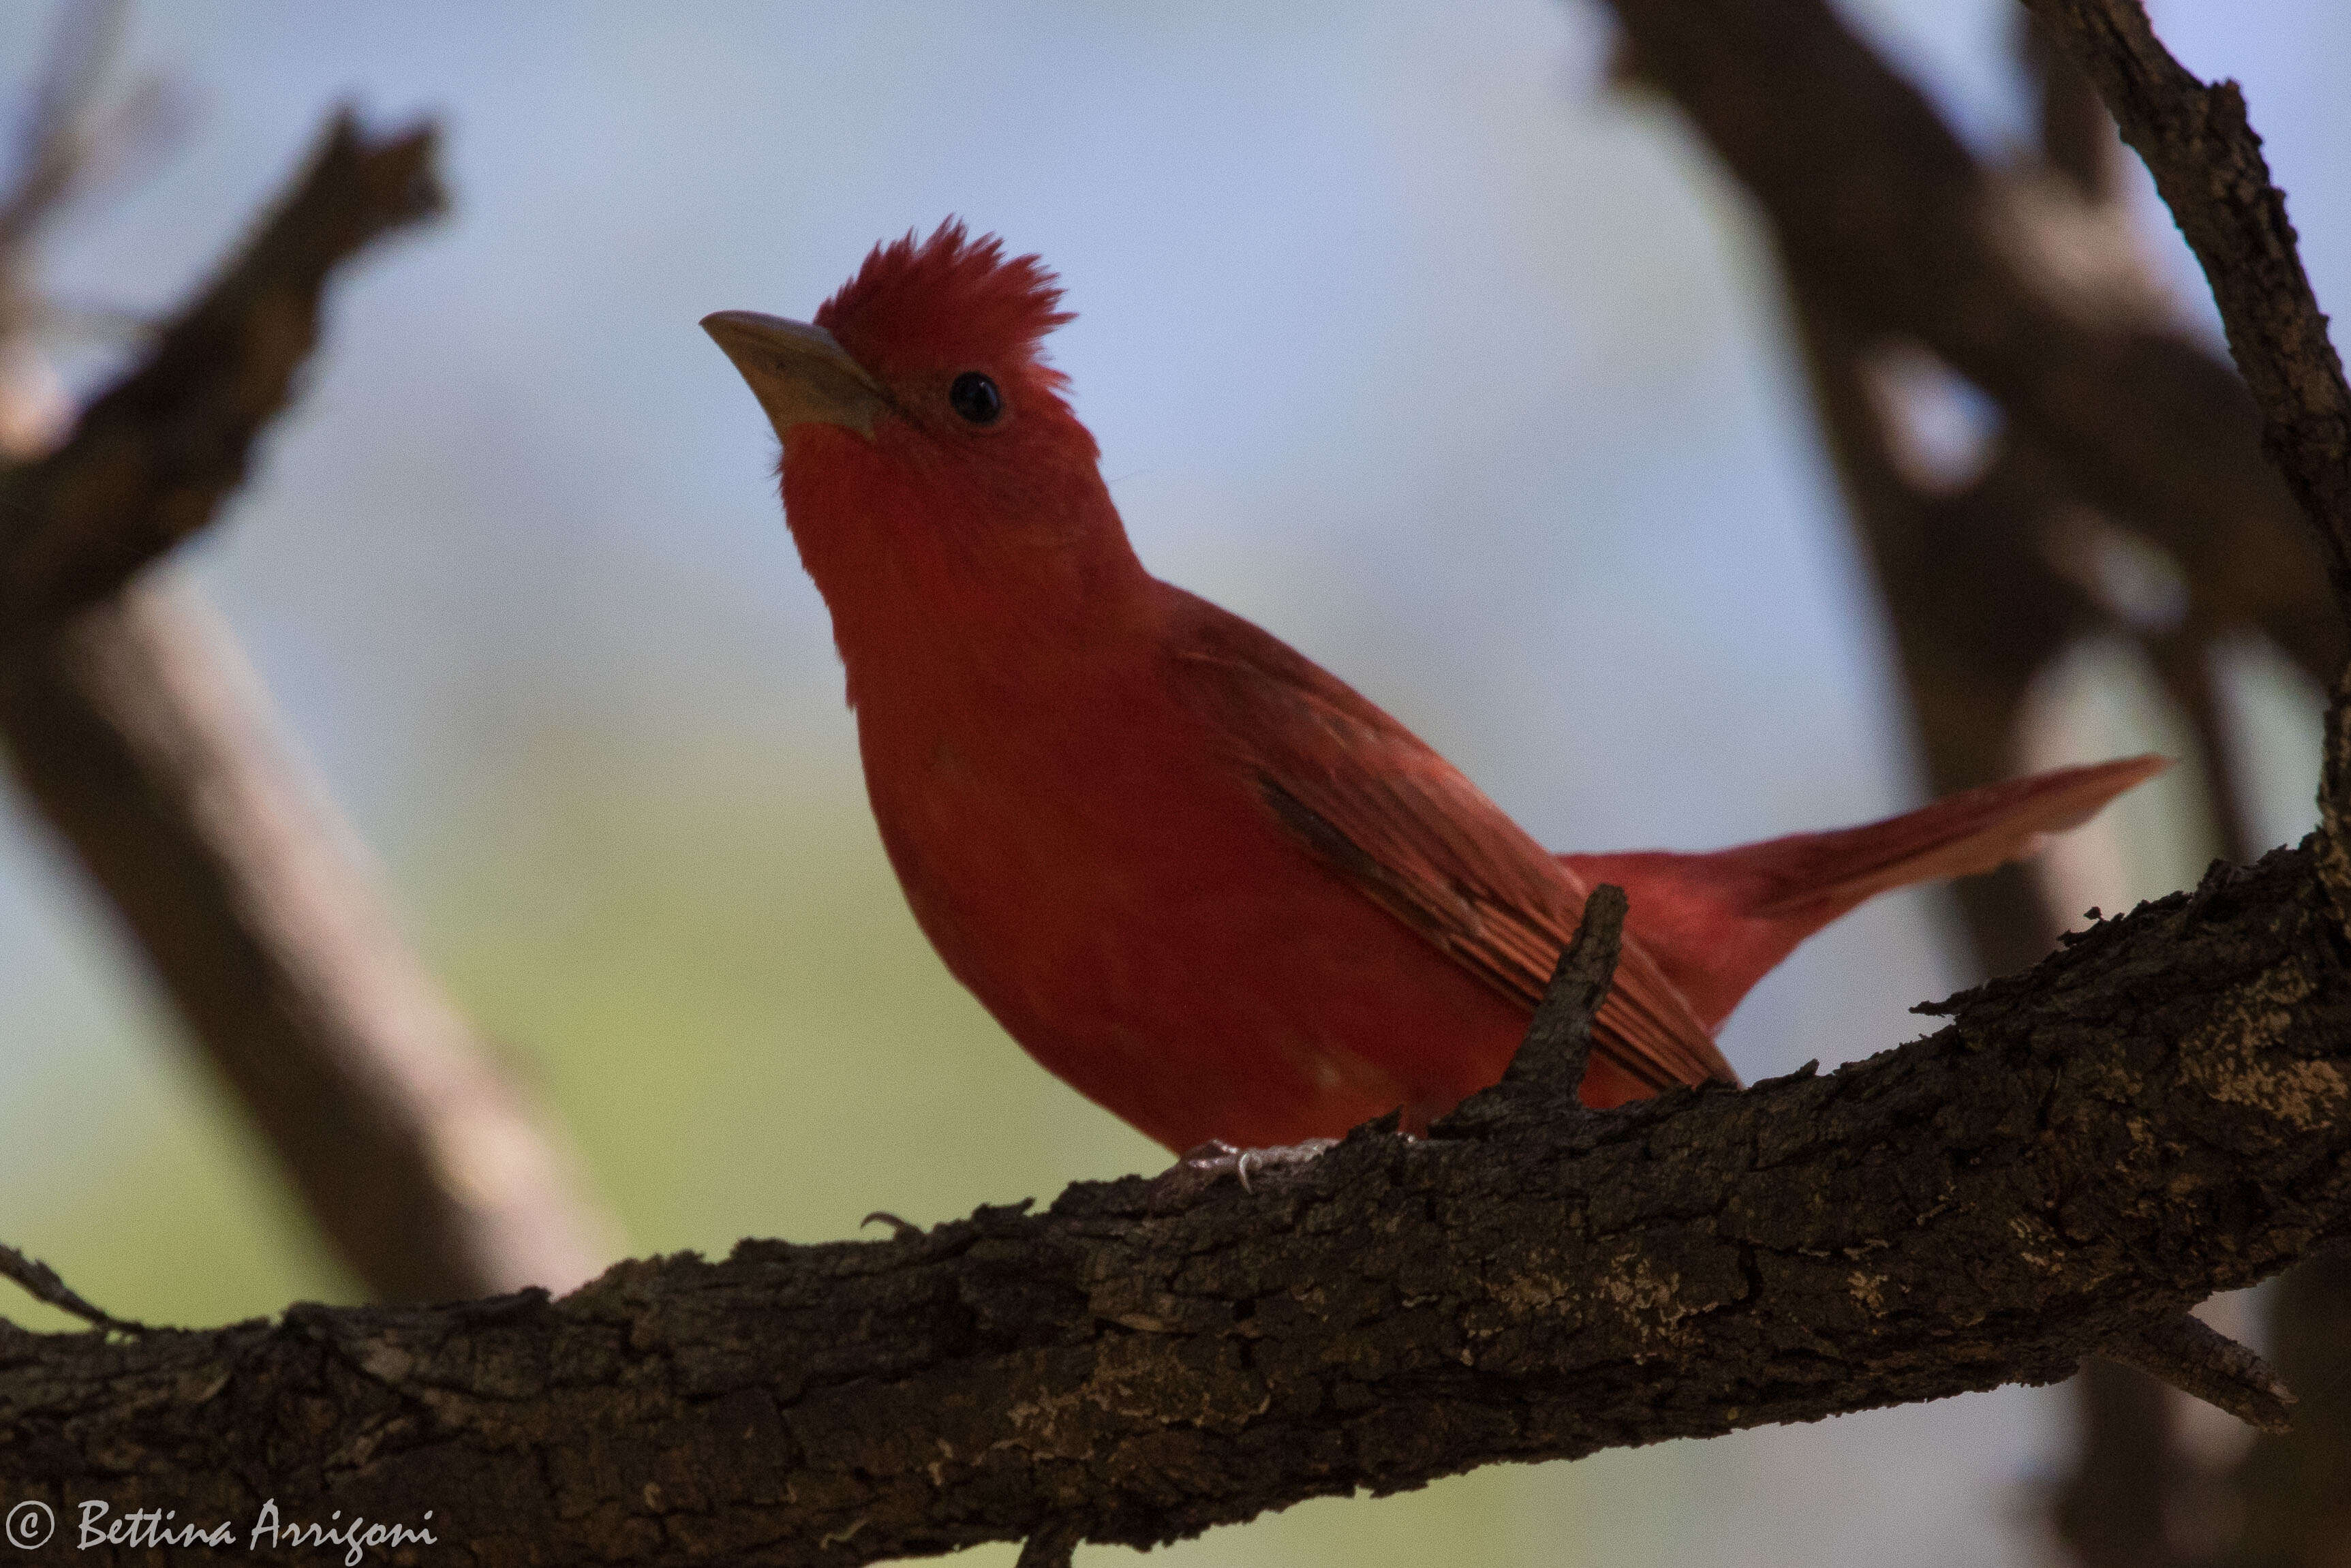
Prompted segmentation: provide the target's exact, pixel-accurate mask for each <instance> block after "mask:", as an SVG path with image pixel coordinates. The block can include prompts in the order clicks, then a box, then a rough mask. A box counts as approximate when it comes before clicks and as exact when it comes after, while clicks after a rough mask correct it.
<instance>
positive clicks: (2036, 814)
mask: <svg viewBox="0 0 2351 1568" xmlns="http://www.w3.org/2000/svg"><path fill="white" fill-rule="evenodd" d="M2168 766H2169V763H2168V760H2167V759H2166V758H2160V757H2131V758H2123V759H2122V760H2120V761H2116V762H2103V763H2099V764H2096V765H2095V766H2093V767H2087V768H2056V769H2053V770H2052V771H2050V772H2047V773H2036V774H2034V775H2032V777H2031V778H2029V779H2008V780H2005V781H2003V782H2001V783H1998V784H1987V785H1985V786H1983V787H1982V788H1980V789H1968V790H1964V791H1962V792H1961V793H1959V794H1957V795H1949V796H1946V797H1945V798H1944V799H1942V800H1937V801H1935V802H1934V803H1933V804H1932V805H1928V806H1922V807H1920V808H1919V809H1918V810H1915V811H1906V812H1904V813H1903V814H1902V815H1901V816H1898V817H1888V818H1886V820H1885V821H1879V822H1866V823H1864V824H1863V825H1861V826H1860V827H1857V828H1841V829H1836V830H1834V831H1828V832H1821V833H1792V834H1790V835H1789V836H1788V837H1786V838H1781V839H1767V840H1765V841H1762V842H1761V843H1752V844H1741V845H1739V846H1738V847H1736V848H1733V849H1727V850H1716V851H1713V852H1709V853H1705V854H1673V853H1666V852H1655V851H1649V852H1634V853H1625V854H1604V855H1562V856H1561V857H1560V859H1561V860H1562V862H1564V863H1565V864H1566V865H1567V866H1568V867H1569V869H1571V870H1572V871H1573V872H1574V873H1576V874H1577V875H1578V876H1581V877H1583V879H1584V881H1585V883H1586V884H1587V885H1592V884H1596V883H1603V882H1613V883H1616V884H1618V885H1619V886H1621V887H1623V888H1624V889H1625V892H1626V894H1629V895H1630V898H1631V901H1632V902H1631V908H1630V911H1629V913H1628V915H1627V916H1626V925H1627V927H1628V928H1629V929H1631V930H1633V931H1634V932H1635V933H1636V934H1638V935H1639V936H1641V937H1642V938H1643V940H1644V942H1645V943H1646V946H1648V947H1649V948H1650V950H1651V951H1652V952H1653V953H1655V954H1656V956H1657V958H1658V960H1659V962H1660V963H1661V964H1662V965H1663V967H1665V968H1666V970H1667V973H1668V974H1669V975H1670V976H1671V977H1673V979H1674V981H1675V983H1676V984H1677V985H1679V986H1680V987H1681V988H1682V989H1683V990H1684V991H1685V992H1686V993H1687V994H1688V996H1689V998H1690V1001H1691V1004H1692V1005H1693V1006H1694V1007H1695V1008H1696V1009H1697V1010H1698V1015H1699V1016H1700V1017H1701V1018H1702V1019H1705V1021H1706V1024H1707V1027H1708V1029H1714V1028H1718V1027H1719V1026H1720V1024H1721V1021H1722V1019H1725V1018H1727V1017H1728V1016H1729V1013H1730V1009H1732V1008H1733V1007H1735V1006H1736V1005H1738V1002H1739V998H1740V997H1743V996H1745V995H1746V994H1747V990H1748V988H1750V986H1752V985H1753V984H1754V983H1755V982H1756V981H1757V980H1759V979H1761V977H1763V975H1764V973H1765V972H1766V971H1767V970H1769V969H1770V968H1771V966H1772V965H1774V964H1776V963H1778V962H1779V961H1780V960H1781V959H1782V958H1783V957H1785V956H1787V954H1788V952H1789V951H1790V949H1792V948H1793V947H1794V946H1796V944H1797V943H1799V942H1801V941H1802V940H1803V939H1804V938H1805V937H1807V936H1811V935H1812V934H1813V932H1815V931H1817V930H1819V929H1820V928H1821V927H1822V926H1823V925H1827V924H1828V923H1829V922H1830V921H1832V920H1834V919H1835V918H1836V917H1837V916H1838V915H1843V914H1844V912H1845V911H1847V910H1849V909H1851V908H1853V907H1854V905H1855V904H1859V903H1861V902H1862V901H1863V900H1865V899H1868V898H1874V897H1876V895H1877V894H1881V893H1886V892H1889V891H1891V890H1892V889H1895V888H1897V887H1907V886H1909V885H1910V884H1911V883H1919V882H1939V881H1943V880H1946V879H1948V878H1950V877H1959V876H1971V875H1973V874H1975V873H1978V872H1985V871H1990V870H1991V869H1992V868H1993V867H1995V866H1998V865H2002V864H2005V863H2006V862H2009V861H2011V860H2015V859H2018V858H2019V857H2021V856H2023V855H2028V854H2031V853H2032V852H2033V851H2034V850H2036V849H2038V848H2039V847H2040V845H2041V842H2042V841H2043V840H2044V839H2045V838H2047V837H2048V835H2050V834H2052V833H2057V832H2063V831H2064V830H2066V829H2067V828H2071V827H2075V826H2078V825H2079V824H2081V823H2083V822H2085V821H2088V820H2089V819H2090V818H2091V817H2092V816H2094V815H2095V814H2096V813H2097V811H2098V809H2099V808H2100V807H2102V806H2104V805H2105V803H2106V802H2107V801H2109V800H2113V799H2114V798H2115V797H2116V795H2119V794H2121V793H2122V792H2123V791H2124V790H2126V789H2129V788H2130V787H2131V786H2132V785H2134V784H2137V783H2139V782H2140V781H2142V780H2144V779H2149V778H2152V777H2153V776H2154V775H2156V774H2158V773H2160V772H2161V771H2163V769H2164V768H2167V767H2168Z"/></svg>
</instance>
